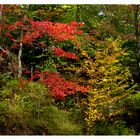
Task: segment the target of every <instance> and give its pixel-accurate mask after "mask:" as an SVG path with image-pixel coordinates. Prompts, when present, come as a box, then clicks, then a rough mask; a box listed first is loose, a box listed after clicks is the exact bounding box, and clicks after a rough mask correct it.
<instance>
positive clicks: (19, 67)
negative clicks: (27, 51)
mask: <svg viewBox="0 0 140 140" xmlns="http://www.w3.org/2000/svg"><path fill="white" fill-rule="evenodd" d="M27 12H28V5H26V7H25V14H24V22H25V21H26V20H27V15H26V14H27ZM23 34H24V33H23V29H21V38H22V37H23ZM22 50H23V43H22V42H20V47H19V52H18V79H20V78H21V76H22V61H21V57H22Z"/></svg>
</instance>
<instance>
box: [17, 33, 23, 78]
mask: <svg viewBox="0 0 140 140" xmlns="http://www.w3.org/2000/svg"><path fill="white" fill-rule="evenodd" d="M21 35H22V33H21ZM22 49H23V44H22V43H21V42H20V47H19V52H18V78H21V76H22V62H21V56H22Z"/></svg>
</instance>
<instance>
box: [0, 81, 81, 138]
mask: <svg viewBox="0 0 140 140" xmlns="http://www.w3.org/2000/svg"><path fill="white" fill-rule="evenodd" d="M20 84H21V83H19V82H18V81H16V80H8V81H7V82H6V83H5V86H4V87H3V88H2V90H1V91H0V126H1V127H2V129H0V134H6V135H8V134H13V135H17V134H18V135H28V134H30V135H32V134H34V135H38V134H41V135H43V134H45V135H76V134H82V129H81V127H80V125H78V124H75V122H74V118H73V120H71V119H70V112H68V111H63V110H59V109H58V108H57V107H55V103H54V100H53V98H52V97H51V96H50V94H49V92H48V90H47V88H46V87H44V85H42V84H40V83H37V82H29V83H27V84H25V85H23V86H19V85H20Z"/></svg>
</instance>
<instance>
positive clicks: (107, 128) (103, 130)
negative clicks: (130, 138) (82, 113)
mask: <svg viewBox="0 0 140 140" xmlns="http://www.w3.org/2000/svg"><path fill="white" fill-rule="evenodd" d="M92 130H93V131H92V133H93V134H95V135H135V134H136V132H135V130H134V129H133V128H129V127H127V126H126V123H125V122H124V121H121V120H119V121H114V122H113V123H111V122H109V121H102V122H97V123H96V125H95V126H93V128H92Z"/></svg>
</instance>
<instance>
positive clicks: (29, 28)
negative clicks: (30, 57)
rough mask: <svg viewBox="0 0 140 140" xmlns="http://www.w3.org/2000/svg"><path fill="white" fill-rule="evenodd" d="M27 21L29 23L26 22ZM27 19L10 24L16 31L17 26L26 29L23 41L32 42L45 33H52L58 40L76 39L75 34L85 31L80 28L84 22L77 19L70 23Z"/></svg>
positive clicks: (10, 28) (11, 28)
mask: <svg viewBox="0 0 140 140" xmlns="http://www.w3.org/2000/svg"><path fill="white" fill-rule="evenodd" d="M27 21H28V24H26V23H27ZM27 21H26V23H24V21H23V19H21V20H19V21H16V22H15V23H14V24H12V25H9V26H8V29H9V31H15V30H16V29H17V27H20V28H22V29H23V30H25V32H24V36H23V38H22V39H21V40H20V41H21V42H22V43H28V44H31V43H32V42H33V41H34V40H36V39H37V38H39V37H42V36H43V35H45V34H48V35H50V36H51V37H52V38H54V39H55V40H57V41H65V40H75V35H79V34H82V33H83V31H82V30H78V28H79V27H81V26H83V24H82V23H77V22H75V21H74V22H71V23H69V24H64V23H58V22H50V21H34V20H32V19H27Z"/></svg>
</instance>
